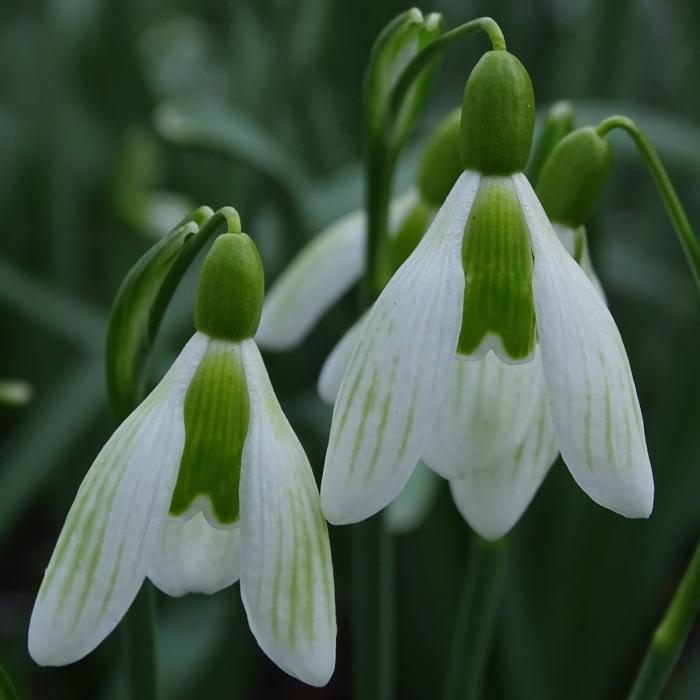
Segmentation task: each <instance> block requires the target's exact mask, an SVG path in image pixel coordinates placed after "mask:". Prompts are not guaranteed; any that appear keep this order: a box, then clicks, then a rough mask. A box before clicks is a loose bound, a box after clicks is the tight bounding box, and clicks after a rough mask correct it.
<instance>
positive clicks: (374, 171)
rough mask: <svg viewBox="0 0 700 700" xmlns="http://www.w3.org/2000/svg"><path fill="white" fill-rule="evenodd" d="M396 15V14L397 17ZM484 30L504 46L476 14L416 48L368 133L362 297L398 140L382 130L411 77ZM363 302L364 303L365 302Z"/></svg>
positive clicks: (372, 285)
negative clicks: (377, 128)
mask: <svg viewBox="0 0 700 700" xmlns="http://www.w3.org/2000/svg"><path fill="white" fill-rule="evenodd" d="M397 19H398V18H397ZM477 32H485V33H486V34H487V36H488V37H489V39H490V41H491V45H492V46H493V48H494V50H496V49H502V50H505V48H506V41H505V38H504V37H503V32H502V31H501V28H500V27H499V26H498V24H497V23H496V22H495V21H494V20H493V19H491V18H490V17H479V18H477V19H474V20H471V21H470V22H467V23H466V24H462V25H460V26H459V27H456V28H455V29H452V30H450V31H449V32H445V34H443V35H442V36H440V37H438V38H437V39H435V41H432V42H431V43H430V44H428V45H427V46H426V47H425V48H423V49H422V50H421V51H419V52H418V53H417V54H416V55H415V56H414V57H413V58H412V59H411V60H410V61H409V62H408V64H407V65H406V67H405V68H404V69H403V71H402V72H401V75H400V76H399V77H398V79H397V81H396V83H395V84H394V87H393V88H392V90H391V94H390V96H389V105H388V110H387V114H386V124H385V127H386V128H385V129H384V130H383V132H381V133H380V135H379V136H376V135H375V136H373V137H372V136H370V138H369V142H368V148H367V155H366V158H365V181H366V187H367V277H366V280H365V295H364V296H365V301H366V302H367V303H371V302H372V300H373V299H374V298H375V297H376V296H377V294H378V293H379V292H380V291H381V287H380V282H379V280H380V279H381V275H380V273H379V269H378V267H379V249H380V247H381V245H382V242H383V241H384V240H385V239H386V236H387V231H388V222H389V200H390V198H391V183H392V179H393V175H394V166H395V164H396V160H397V157H398V150H399V146H400V144H398V145H397V144H395V143H392V142H391V139H388V140H387V137H386V134H393V131H394V130H393V126H394V123H395V122H396V121H397V119H398V115H399V113H400V111H401V107H402V105H403V102H404V99H405V98H406V95H407V94H408V92H409V90H410V89H411V86H412V85H413V83H414V81H415V80H416V79H417V78H418V77H419V76H420V74H421V73H422V72H423V71H424V70H425V69H426V68H428V67H429V66H430V64H431V63H433V61H435V60H436V59H437V58H438V57H439V56H440V55H441V54H443V53H444V52H445V51H447V49H449V48H450V47H451V46H453V45H454V44H456V43H458V42H459V41H461V40H462V39H464V38H466V37H468V36H471V35H473V34H476V33H477ZM366 305H367V304H365V306H366Z"/></svg>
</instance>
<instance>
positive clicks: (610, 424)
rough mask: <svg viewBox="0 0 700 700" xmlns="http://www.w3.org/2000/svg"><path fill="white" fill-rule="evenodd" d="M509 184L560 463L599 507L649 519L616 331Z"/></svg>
mask: <svg viewBox="0 0 700 700" xmlns="http://www.w3.org/2000/svg"><path fill="white" fill-rule="evenodd" d="M514 183H515V187H516V190H517V192H518V197H519V198H520V201H521V203H522V205H523V211H524V212H525V215H526V218H527V224H528V228H529V230H530V236H531V240H532V251H533V256H534V273H533V288H534V296H535V305H536V309H537V332H538V336H539V341H540V347H541V352H542V366H543V368H544V378H545V382H546V385H547V393H548V395H549V402H550V408H551V413H552V421H553V423H554V430H555V432H556V435H557V440H558V443H559V449H560V451H561V454H562V457H563V459H564V462H565V463H566V465H567V466H568V468H569V470H570V471H571V474H572V475H573V477H574V479H575V480H576V482H577V483H578V484H579V486H580V487H581V488H582V489H583V490H584V491H585V492H586V493H587V494H588V495H589V496H590V497H591V498H592V499H593V500H594V501H596V502H597V503H599V504H600V505H602V506H605V507H606V508H610V509H611V510H613V511H615V512H617V513H620V514H621V515H625V516H627V517H647V516H648V515H649V514H650V512H651V509H652V504H653V499H654V482H653V477H652V473H651V465H650V463H649V455H648V452H647V447H646V441H645V437H644V425H643V422H642V414H641V411H640V408H639V401H638V399H637V391H636V389H635V386H634V380H633V378H632V372H631V370H630V366H629V360H628V359H627V353H626V352H625V348H624V345H623V343H622V339H621V338H620V333H619V331H618V330H617V326H616V325H615V321H614V320H613V318H612V316H611V315H610V312H609V311H608V309H607V307H606V306H605V302H604V300H603V299H602V298H601V296H600V294H599V293H598V291H597V290H596V288H595V286H594V284H593V283H592V282H591V281H590V280H589V279H588V277H587V276H586V273H585V272H584V271H583V270H582V269H581V267H579V266H578V265H577V264H576V262H575V261H574V260H573V258H571V256H570V255H568V253H567V252H566V250H565V249H564V247H563V246H562V244H561V243H560V242H559V239H558V238H557V236H556V234H555V232H554V230H553V229H552V226H551V224H550V223H549V220H548V219H547V216H546V214H545V212H544V210H543V209H542V206H541V204H540V203H539V201H538V199H537V197H536V195H535V193H534V192H533V191H532V187H531V186H530V184H529V182H528V181H527V179H526V178H525V177H524V176H515V177H514Z"/></svg>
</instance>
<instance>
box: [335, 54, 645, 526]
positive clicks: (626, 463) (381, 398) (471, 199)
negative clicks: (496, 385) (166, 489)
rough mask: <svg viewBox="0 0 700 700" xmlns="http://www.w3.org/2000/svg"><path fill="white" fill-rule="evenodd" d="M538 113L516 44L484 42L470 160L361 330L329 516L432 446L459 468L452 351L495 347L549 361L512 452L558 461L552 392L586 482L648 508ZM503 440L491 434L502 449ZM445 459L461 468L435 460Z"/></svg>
mask: <svg viewBox="0 0 700 700" xmlns="http://www.w3.org/2000/svg"><path fill="white" fill-rule="evenodd" d="M533 124H534V96H533V93H532V86H531V83H530V79H529V76H528V75H527V72H526V71H525V69H524V67H523V66H522V65H521V64H520V62H519V61H518V60H517V59H516V58H515V57H514V56H512V55H511V54H509V53H508V52H507V51H505V50H496V51H491V52H489V53H487V54H485V55H484V57H483V58H482V59H481V61H480V62H479V64H477V66H476V67H475V68H474V70H473V72H472V74H471V76H470V78H469V80H468V82H467V86H466V90H465V97H464V105H463V110H462V123H461V137H462V138H461V147H462V161H463V164H464V166H465V171H464V173H463V174H462V175H461V176H460V177H459V179H458V180H457V182H456V184H455V185H454V187H453V188H452V190H451V192H450V194H449V196H448V197H447V199H446V200H445V203H444V204H443V206H442V207H441V209H440V210H439V211H438V213H437V215H436V216H435V218H434V220H433V223H432V224H431V226H430V229H429V230H428V232H427V233H426V235H425V236H424V237H423V239H422V240H421V242H420V243H419V245H418V246H417V248H416V249H415V251H414V252H413V253H412V254H411V256H410V257H409V258H408V259H407V260H406V262H405V263H404V264H403V265H402V266H401V268H400V269H399V270H398V272H397V273H396V274H395V275H394V276H393V277H392V279H391V280H390V282H389V283H388V285H387V286H386V287H385V289H384V291H383V292H382V294H381V295H380V296H379V298H378V299H377V301H376V303H375V304H374V306H373V307H372V309H371V310H370V311H369V312H368V314H367V318H366V321H365V322H364V323H363V324H362V327H361V329H360V331H359V332H358V338H357V342H356V343H355V345H354V350H353V352H352V355H351V358H350V361H349V364H348V368H347V371H346V373H345V376H344V378H343V381H342V384H341V386H340V390H339V395H338V399H337V401H336V404H335V408H334V413H333V422H332V426H331V435H330V439H329V446H328V451H327V454H326V464H325V469H324V475H323V480H322V485H321V502H322V506H323V510H324V514H325V515H326V518H327V519H328V520H329V521H331V522H333V523H338V524H342V523H351V522H357V521H359V520H362V519H364V518H367V517H369V516H370V515H372V514H373V513H376V512H377V511H378V510H380V509H381V508H383V507H384V506H386V505H387V504H388V503H389V502H390V501H391V500H392V499H393V498H394V497H395V496H396V494H397V493H398V492H399V491H400V490H401V488H402V487H403V485H404V484H405V483H406V481H407V480H408V478H409V477H410V475H411V473H412V471H413V469H414V467H415V465H416V463H417V462H418V459H419V458H420V457H421V456H422V457H423V458H424V459H425V460H426V462H427V463H428V464H429V465H430V466H431V467H432V468H434V469H436V471H438V472H440V473H443V475H445V476H450V478H453V479H454V478H460V477H463V476H464V472H463V471H461V472H460V471H459V469H462V470H464V467H465V465H464V460H462V463H461V464H459V465H458V464H456V463H455V462H454V455H452V456H450V455H449V454H448V452H449V450H450V443H449V441H446V442H444V443H442V444H438V445H435V444H434V445H433V450H432V454H429V452H430V451H431V450H430V447H429V446H430V441H431V436H432V434H433V433H434V428H433V426H434V424H435V421H436V417H437V416H438V412H439V409H440V408H441V406H442V405H443V402H444V400H445V396H446V395H447V392H448V389H450V388H451V389H454V387H455V382H454V381H452V372H453V371H454V362H453V361H454V357H455V354H458V355H461V356H462V357H464V358H468V359H471V360H478V359H479V358H482V357H484V356H486V355H487V353H489V351H490V352H491V353H493V355H495V357H489V359H488V360H487V361H489V362H490V361H494V362H500V363H506V364H507V365H522V369H525V368H526V367H527V366H528V363H529V364H530V365H532V366H531V367H530V368H529V371H530V372H531V373H533V375H536V374H537V372H538V370H537V366H538V363H539V364H541V369H542V375H543V382H542V384H543V389H542V393H543V395H544V397H546V399H545V398H543V399H542V400H541V401H540V402H538V401H537V400H535V396H536V393H537V392H533V391H531V390H528V391H524V392H522V393H523V396H522V399H523V401H524V402H525V404H526V405H527V408H524V409H522V410H519V411H517V412H516V414H515V415H514V418H517V421H516V424H515V426H514V429H513V430H512V431H510V436H509V438H510V440H513V441H515V442H514V443H513V444H515V445H516V448H515V450H511V454H522V455H525V454H526V453H532V454H533V455H535V456H536V455H538V454H542V455H544V456H543V457H542V462H545V461H547V460H549V461H550V463H551V459H553V456H552V457H551V459H550V458H549V457H547V455H548V454H551V452H548V451H547V450H544V449H543V448H542V445H543V444H546V441H544V440H537V439H536V438H532V437H531V436H532V435H535V436H537V435H538V434H544V431H545V429H546V428H544V427H543V428H542V430H538V429H537V426H538V425H544V426H546V418H547V414H546V412H545V411H544V409H542V406H543V405H545V402H546V405H548V406H549V409H550V416H551V420H552V429H553V432H554V436H555V438H556V445H557V447H558V449H559V451H560V452H561V454H562V456H563V458H564V461H565V462H566V464H567V466H568V467H569V470H570V471H571V473H572V475H573V476H574V479H575V480H576V481H577V483H578V484H579V485H580V486H581V487H582V488H583V490H584V491H586V493H588V495H589V496H591V497H592V498H593V500H595V501H596V502H598V503H599V504H601V505H604V506H606V507H608V508H610V509H612V510H614V511H616V512H618V513H621V514H623V515H626V516H628V517H646V516H648V515H649V513H650V511H651V507H652V500H653V480H652V475H651V468H650V464H649V457H648V454H647V449H646V443H645V438H644V429H643V425H642V418H641V412H640V409H639V403H638V400H637V396H636V390H635V388H634V382H633V379H632V375H631V371H630V368H629V362H628V360H627V355H626V352H625V350H624V346H623V344H622V341H621V338H620V335H619V332H618V330H617V328H616V326H615V323H614V321H613V319H612V317H611V316H610V313H609V311H608V310H607V307H606V306H605V303H604V301H603V299H602V298H601V296H600V294H599V292H598V291H597V289H596V287H595V285H594V284H593V283H592V282H591V281H590V280H589V278H588V276H587V275H586V274H585V272H584V271H583V270H582V269H581V268H580V267H579V265H578V264H577V263H576V261H575V260H574V259H572V257H571V256H570V255H569V254H568V253H567V251H566V249H565V248H564V246H563V245H562V243H561V242H560V240H559V238H558V236H557V234H556V233H555V231H554V229H553V227H552V225H551V223H550V221H549V219H548V217H547V215H546V214H545V212H544V210H543V208H542V205H541V204H540V201H539V199H538V198H537V196H536V195H535V193H534V191H533V190H532V187H531V186H530V184H529V182H528V180H527V178H526V177H525V176H524V175H523V174H522V170H523V168H524V166H525V163H526V162H527V158H528V154H529V151H530V146H531V141H532V129H533ZM572 169H573V170H576V164H573V168H572ZM536 341H539V347H538V346H537V343H536ZM515 371H517V368H516V370H515ZM525 371H527V370H525ZM529 386H530V387H531V385H529ZM525 438H527V439H525ZM501 447H502V445H499V444H495V443H494V444H493V449H492V453H493V454H494V455H495V456H494V458H500V457H501V455H500V454H499V451H500V449H501ZM552 451H553V450H552ZM492 456H493V455H492ZM443 457H445V459H444V465H445V466H449V467H450V469H454V470H456V471H455V472H454V473H452V474H449V475H448V473H447V470H446V469H445V468H441V467H440V462H441V461H442V458H443ZM447 457H450V459H448V458H447ZM431 462H432V463H431ZM481 464H484V463H483V462H482V463H481ZM481 464H480V465H479V466H481ZM547 466H548V465H547ZM466 468H467V469H469V468H472V469H474V468H477V465H471V466H470V465H466ZM545 470H546V468H545ZM538 478H539V477H538ZM540 480H541V479H540ZM531 482H532V483H535V484H536V482H537V479H536V478H534V477H533V478H532V479H531ZM535 488H536V485H535ZM533 493H534V491H533ZM516 519H517V518H516Z"/></svg>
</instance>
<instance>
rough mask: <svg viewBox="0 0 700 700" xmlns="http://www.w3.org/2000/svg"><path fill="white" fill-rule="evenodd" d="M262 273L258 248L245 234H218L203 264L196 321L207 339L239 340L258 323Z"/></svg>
mask: <svg viewBox="0 0 700 700" xmlns="http://www.w3.org/2000/svg"><path fill="white" fill-rule="evenodd" d="M264 294H265V276H264V273H263V266H262V262H261V261H260V255H259V254H258V249H257V248H256V247H255V243H253V240H252V239H251V238H250V237H249V236H247V235H246V234H245V233H226V234H223V235H222V236H219V237H218V238H217V239H216V241H214V245H213V246H212V247H211V250H210V251H209V253H208V255H207V257H206V258H205V260H204V263H203V265H202V274H201V278H200V281H199V294H198V295H197V309H196V312H195V324H196V326H197V330H199V331H201V332H202V333H206V334H207V335H208V336H209V337H210V338H217V339H221V340H230V341H233V342H238V341H241V340H245V339H246V338H252V337H253V336H254V335H255V331H257V330H258V325H259V324H260V313H261V311H262V303H263V296H264Z"/></svg>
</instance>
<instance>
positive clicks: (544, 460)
mask: <svg viewBox="0 0 700 700" xmlns="http://www.w3.org/2000/svg"><path fill="white" fill-rule="evenodd" d="M482 362H483V360H482ZM496 362H499V360H496ZM501 364H502V363H501ZM531 365H533V366H534V367H536V370H537V371H536V374H535V376H534V377H533V378H532V379H531V381H529V382H528V385H529V388H530V391H531V392H532V394H533V395H534V396H535V402H534V403H535V410H534V411H532V412H531V413H530V420H529V422H528V424H527V426H526V429H525V431H524V432H523V433H522V435H521V437H520V438H519V439H517V440H515V441H512V440H511V441H509V449H507V450H505V451H504V450H499V454H498V455H497V456H496V457H495V458H493V459H491V461H488V459H484V461H482V462H475V463H473V464H472V465H471V467H472V468H471V469H469V470H468V471H467V472H466V474H465V475H464V476H463V477H462V478H460V479H455V480H453V481H451V482H450V490H451V491H452V497H453V499H454V502H455V504H456V505H457V508H458V509H459V511H460V513H461V514H462V516H463V517H464V519H465V520H466V521H467V522H468V523H469V525H470V526H471V527H472V529H474V530H475V531H476V532H478V533H479V535H481V536H482V537H484V538H485V539H487V540H497V539H498V538H500V537H503V535H505V534H506V533H507V532H508V531H509V530H510V529H511V528H512V527H513V526H514V525H515V523H517V522H518V520H519V519H520V516H521V515H522V514H523V513H524V512H525V509H526V508H527V507H528V505H529V504H530V501H532V499H533V497H534V495H535V493H536V492H537V489H538V488H539V487H540V484H541V483H542V480H543V479H544V477H545V475H546V474H547V472H548V470H549V468H550V466H551V465H552V464H553V463H554V460H555V459H556V458H557V454H558V453H559V450H558V448H557V441H556V437H555V435H554V428H553V427H552V421H551V418H550V416H549V408H548V406H547V395H546V392H545V388H544V378H543V376H542V365H541V362H540V357H539V355H535V357H534V358H533V360H532V362H530V363H528V364H527V365H518V366H515V367H510V368H509V369H511V370H514V371H516V372H517V371H521V372H522V371H523V370H525V369H526V368H529V367H530V366H531ZM503 408H504V410H506V411H507V410H508V407H507V405H505V406H504V407H503ZM504 437H505V436H504ZM485 457H487V455H485Z"/></svg>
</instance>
